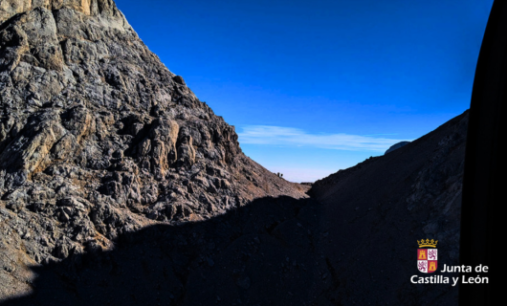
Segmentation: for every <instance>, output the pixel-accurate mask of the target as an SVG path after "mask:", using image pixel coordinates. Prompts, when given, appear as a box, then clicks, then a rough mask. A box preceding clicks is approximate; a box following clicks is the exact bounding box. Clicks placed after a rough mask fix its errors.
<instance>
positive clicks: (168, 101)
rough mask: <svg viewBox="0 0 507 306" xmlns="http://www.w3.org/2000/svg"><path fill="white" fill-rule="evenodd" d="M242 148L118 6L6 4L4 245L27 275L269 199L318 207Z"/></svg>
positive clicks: (0, 44)
mask: <svg viewBox="0 0 507 306" xmlns="http://www.w3.org/2000/svg"><path fill="white" fill-rule="evenodd" d="M237 139H238V136H237V134H236V133H235V131H234V127H232V126H230V125H228V124H227V123H226V122H225V121H224V120H223V118H221V117H219V116H216V115H215V114H214V113H213V111H212V110H211V109H210V108H209V107H208V106H207V105H206V104H205V103H203V102H201V101H199V100H198V98H197V97H196V96H195V95H194V93H193V92H192V91H191V90H190V89H189V88H188V87H187V86H186V84H185V81H184V80H183V78H182V77H181V76H177V75H175V74H173V73H171V72H170V71H169V70H168V69H167V68H166V67H165V66H164V65H163V64H162V63H161V62H160V60H159V59H158V57H157V56H156V55H154V54H153V53H152V52H150V51H149V50H148V48H147V47H146V46H145V45H144V43H143V42H142V41H141V40H140V38H139V37H138V35H137V34H136V33H135V31H134V30H133V29H132V27H131V26H130V25H129V24H128V22H127V21H126V19H125V17H124V16H123V14H122V13H121V12H120V11H119V10H118V9H117V7H116V5H115V4H114V2H113V1H111V0H91V1H87V0H82V1H81V0H80V1H77V0H71V1H68V0H51V1H49V0H45V1H37V0H33V1H29V0H14V1H11V0H8V1H7V0H1V1H0V209H1V210H2V212H3V213H2V217H0V231H1V234H2V244H3V245H5V246H6V248H8V249H11V248H12V252H13V253H10V254H18V255H16V256H18V257H19V258H12V260H14V262H20V263H23V264H27V265H28V264H35V263H43V262H49V261H54V260H58V259H63V258H66V257H67V256H68V255H69V254H74V253H79V252H83V250H84V249H85V248H86V247H87V246H89V245H91V246H93V247H100V248H104V249H108V248H110V247H111V246H112V242H111V241H112V240H113V239H115V238H116V237H117V236H118V235H120V234H122V233H128V232H131V231H134V230H137V229H140V228H141V227H144V226H146V225H149V224H156V223H158V222H165V223H171V224H177V223H181V222H188V221H202V220H205V219H208V218H210V217H212V216H215V215H219V214H223V213H225V212H226V211H227V210H229V209H231V208H236V207H241V206H243V205H245V204H246V203H248V202H250V201H251V200H253V199H255V198H258V197H265V196H279V195H290V196H293V197H296V198H300V197H306V195H305V193H304V188H302V187H300V186H299V185H298V184H293V183H290V182H287V181H285V180H283V179H281V178H279V177H277V176H276V175H275V174H273V173H271V172H269V171H267V170H266V169H264V168H263V167H262V166H260V165H258V164H257V163H255V162H254V161H252V160H251V159H249V158H248V157H246V156H245V155H244V154H243V153H242V151H241V149H240V147H239V143H238V140H237ZM12 214H14V215H12ZM13 216H15V217H14V219H15V220H16V221H15V224H12V223H10V221H8V220H11V219H10V218H11V217H13ZM21 250H25V251H21ZM11 276H12V275H11ZM11 276H6V275H4V276H3V277H7V278H3V279H2V282H5V283H6V284H8V283H11V282H15V277H14V278H11ZM2 290H14V289H13V288H10V289H5V287H1V288H0V296H3V295H6V294H7V292H5V291H2Z"/></svg>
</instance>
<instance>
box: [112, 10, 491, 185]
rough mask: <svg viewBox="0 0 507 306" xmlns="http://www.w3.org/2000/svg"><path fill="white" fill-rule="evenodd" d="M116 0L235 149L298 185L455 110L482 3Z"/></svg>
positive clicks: (462, 95) (466, 85)
mask: <svg viewBox="0 0 507 306" xmlns="http://www.w3.org/2000/svg"><path fill="white" fill-rule="evenodd" d="M116 3H117V5H118V7H119V8H120V9H121V10H122V12H123V13H124V14H125V15H126V17H127V19H128V20H129V22H130V24H131V25H132V26H133V27H134V29H135V30H136V31H137V33H138V34H139V36H140V37H141V39H142V40H143V41H144V42H145V43H146V45H147V46H148V47H149V48H150V49H151V50H152V51H153V52H155V53H156V54H157V55H158V56H159V57H160V59H161V60H162V62H163V63H164V64H165V65H166V66H167V67H168V68H169V70H171V71H172V72H174V73H176V74H178V75H181V76H183V78H184V79H185V81H186V82H187V85H188V86H189V87H190V88H191V89H192V91H193V92H194V93H195V94H196V95H197V97H198V98H199V99H200V100H201V101H205V102H206V103H207V104H208V105H209V106H210V107H211V108H212V109H213V110H214V112H215V113H216V114H217V115H219V116H222V117H224V119H225V120H226V121H227V122H228V123H229V124H231V125H234V126H235V127H236V132H238V134H239V141H240V144H241V147H242V149H243V151H244V152H245V154H246V155H248V156H250V157H251V158H252V159H254V160H255V161H257V162H259V163H260V164H262V165H263V166H265V167H266V168H267V169H269V170H271V171H273V172H282V173H283V174H284V177H285V178H286V179H288V180H291V181H297V182H300V181H314V180H316V179H319V178H323V177H325V176H327V175H329V174H331V173H334V172H336V171H337V170H339V169H344V168H347V167H350V166H353V165H355V164H357V163H358V162H361V161H363V160H364V159H366V158H368V157H370V156H378V155H382V154H383V152H384V151H385V150H386V149H387V148H388V147H389V146H390V145H392V144H394V143H396V142H398V141H401V140H413V139H416V138H418V137H420V136H422V135H424V134H426V133H428V132H430V131H432V130H434V129H435V128H437V127H438V126H439V125H441V124H443V123H445V122H446V121H447V120H449V119H451V118H452V117H454V116H457V115H459V114H460V113H462V112H463V111H465V110H466V109H467V108H468V107H469V105H470V95H471V91H472V84H473V77H474V72H475V65H476V61H477V57H478V54H479V49H480V45H481V41H482V37H483V34H484V30H485V26H486V23H487V19H488V16H489V11H490V9H491V5H492V3H493V0H439V1H436V0H426V1H407V0H384V1H378V0H376V1H374V0H354V1H349V0H347V1H339V0H334V1H319V0H314V1H298V0H292V1H286V0H270V1H265V0H256V1H246V0H245V1H237V0H236V1H232V0H231V1H229V0H217V1H210V0H208V1H200V0H187V1H167V0H165V1H163V0H153V1H150V0H146V1H144V2H142V3H140V2H139V1H133V0H117V1H116Z"/></svg>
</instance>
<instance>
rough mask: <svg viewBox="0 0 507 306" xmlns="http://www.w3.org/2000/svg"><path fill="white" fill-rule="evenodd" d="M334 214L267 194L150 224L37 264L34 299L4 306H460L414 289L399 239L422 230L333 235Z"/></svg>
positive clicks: (362, 229)
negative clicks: (224, 209) (182, 220)
mask: <svg viewBox="0 0 507 306" xmlns="http://www.w3.org/2000/svg"><path fill="white" fill-rule="evenodd" d="M391 208H392V207H391ZM391 208H389V209H391ZM331 212H332V211H331V210H330V209H325V207H324V206H323V205H321V204H319V202H317V201H316V200H314V199H300V200H296V199H293V198H290V197H279V198H263V199H258V200H255V201H254V202H253V203H251V204H249V205H247V206H245V207H241V208H238V209H236V210H233V211H229V212H228V213H227V214H225V215H222V216H218V217H216V218H212V219H209V220H207V221H203V222H198V223H187V224H184V225H180V226H169V225H156V226H151V227H147V228H144V229H142V230H140V231H138V232H135V233H131V234H125V235H122V236H120V237H119V238H118V240H117V241H116V242H115V247H114V249H113V250H111V251H102V250H100V249H99V250H94V249H90V248H88V249H87V252H86V253H83V254H74V255H70V256H69V257H68V258H67V259H65V260H63V261H61V262H58V263H51V264H47V265H43V266H37V267H32V269H33V270H34V272H35V273H36V274H37V275H38V276H37V278H36V280H35V282H34V283H33V284H32V286H33V291H32V293H31V294H30V295H28V296H23V297H18V298H14V299H11V300H8V301H5V302H4V303H0V304H1V305H2V306H14V305H44V306H45V305H87V306H89V305H306V306H309V305H319V306H320V305H368V304H371V305H429V304H435V303H436V304H437V305H455V304H456V301H457V287H451V286H450V285H415V284H412V283H410V277H411V276H412V275H414V274H420V273H418V272H417V269H416V258H415V249H416V248H415V247H414V246H412V245H411V244H410V243H408V242H407V243H404V242H403V243H402V241H404V240H408V241H412V240H414V237H419V236H421V235H422V233H416V232H413V233H411V232H409V231H407V230H403V229H402V228H401V227H407V226H408V225H407V226H405V225H403V226H402V225H397V226H393V225H392V223H391V222H390V221H389V219H385V220H387V221H382V220H384V219H378V218H380V217H382V218H384V217H383V216H381V215H380V216H379V215H378V213H377V212H375V211H371V217H372V218H373V219H371V220H370V219H369V218H364V219H360V220H364V221H357V222H359V223H361V224H358V225H357V230H353V229H354V227H352V225H349V228H350V230H348V231H347V230H345V231H342V230H340V231H337V232H333V231H332V225H333V224H334V223H336V222H342V221H339V220H341V219H342V218H343V217H345V215H343V214H341V213H333V214H335V215H333V216H331V218H330V216H329V214H330V213H331ZM326 218H327V219H328V220H331V222H328V223H326V222H324V221H323V220H325V219H326ZM347 218H348V217H347ZM374 219H375V220H377V219H378V220H377V221H376V223H372V220H374ZM333 220H335V221H333ZM347 220H349V221H347ZM347 220H346V223H347V224H349V223H350V222H352V221H350V220H351V219H347ZM381 223H382V224H384V223H385V224H384V225H383V226H381V227H379V224H381ZM410 223H412V221H411V220H410V219H407V224H410ZM371 226H374V228H373V229H370V227H371ZM407 228H408V227H407ZM372 231H375V232H376V233H377V234H374V233H373V232H372ZM381 241H383V242H382V243H379V242H381ZM379 247H380V248H379ZM395 248H396V250H395ZM386 250H387V251H386ZM442 252H443V253H449V250H447V249H442ZM371 254H373V255H371Z"/></svg>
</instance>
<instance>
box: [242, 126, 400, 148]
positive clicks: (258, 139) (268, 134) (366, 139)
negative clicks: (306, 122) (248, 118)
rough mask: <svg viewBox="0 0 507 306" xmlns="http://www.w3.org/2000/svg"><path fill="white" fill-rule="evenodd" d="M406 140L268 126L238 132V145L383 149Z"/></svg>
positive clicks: (246, 128)
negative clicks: (315, 132) (320, 132)
mask: <svg viewBox="0 0 507 306" xmlns="http://www.w3.org/2000/svg"><path fill="white" fill-rule="evenodd" d="M403 140H406V139H394V138H385V137H373V136H361V135H350V134H344V133H340V134H310V133H307V132H305V131H304V130H301V129H297V128H291V127H281V126H268V125H250V126H245V127H243V131H242V132H241V133H239V141H240V143H242V144H257V145H279V146H280V145H281V146H305V147H315V148H323V149H333V150H348V151H375V152H385V151H386V150H387V149H388V148H389V147H390V146H392V145H393V144H395V143H398V142H400V141H403Z"/></svg>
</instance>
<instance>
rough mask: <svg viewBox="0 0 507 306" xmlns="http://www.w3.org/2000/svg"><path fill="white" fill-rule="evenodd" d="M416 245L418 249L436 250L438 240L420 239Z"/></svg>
mask: <svg viewBox="0 0 507 306" xmlns="http://www.w3.org/2000/svg"><path fill="white" fill-rule="evenodd" d="M417 243H418V244H419V247H420V248H436V247H437V243H438V240H433V239H431V240H429V239H426V240H424V239H422V240H421V241H419V240H417Z"/></svg>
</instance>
